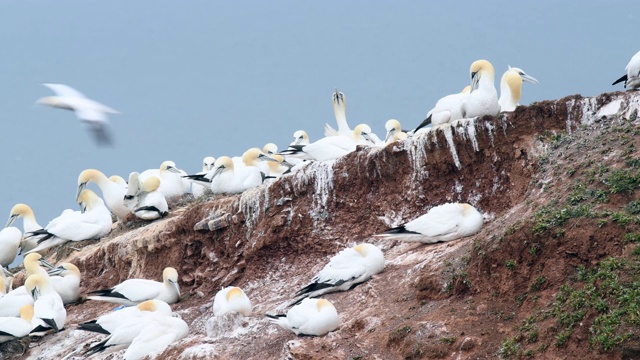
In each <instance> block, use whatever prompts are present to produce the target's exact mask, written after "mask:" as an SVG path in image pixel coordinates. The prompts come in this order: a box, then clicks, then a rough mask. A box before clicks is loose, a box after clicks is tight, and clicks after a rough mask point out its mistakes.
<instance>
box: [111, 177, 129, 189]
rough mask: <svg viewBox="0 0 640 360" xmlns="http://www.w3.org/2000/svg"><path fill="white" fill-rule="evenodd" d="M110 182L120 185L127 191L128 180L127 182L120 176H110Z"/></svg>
mask: <svg viewBox="0 0 640 360" xmlns="http://www.w3.org/2000/svg"><path fill="white" fill-rule="evenodd" d="M109 180H110V181H111V182H112V183H116V184H118V185H120V186H121V187H123V188H124V189H125V190H126V189H127V180H125V179H124V178H123V177H122V176H120V175H111V176H109Z"/></svg>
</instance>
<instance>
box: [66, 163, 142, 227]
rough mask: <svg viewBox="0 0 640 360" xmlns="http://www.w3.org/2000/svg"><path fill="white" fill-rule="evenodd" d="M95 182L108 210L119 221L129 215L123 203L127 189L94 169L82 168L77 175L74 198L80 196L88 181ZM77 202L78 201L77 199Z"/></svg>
mask: <svg viewBox="0 0 640 360" xmlns="http://www.w3.org/2000/svg"><path fill="white" fill-rule="evenodd" d="M91 182H92V183H95V184H96V185H98V187H99V188H100V191H101V192H102V196H103V197H104V202H105V203H106V204H107V207H108V208H109V210H111V211H112V212H113V213H114V214H115V215H116V217H117V218H118V220H119V221H122V220H124V219H125V218H126V217H127V215H129V213H130V212H129V209H127V207H126V206H125V205H124V202H123V198H124V194H125V193H126V192H127V189H126V188H124V187H123V186H122V185H120V184H118V183H117V182H113V181H111V180H109V178H108V177H107V176H106V175H105V174H103V173H102V172H100V171H99V170H96V169H87V170H83V171H82V172H81V173H80V175H78V190H77V193H76V194H77V195H76V200H78V197H79V196H80V193H81V192H82V190H84V189H85V188H86V187H87V184H89V183H91ZM78 202H79V201H78Z"/></svg>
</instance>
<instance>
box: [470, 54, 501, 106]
mask: <svg viewBox="0 0 640 360" xmlns="http://www.w3.org/2000/svg"><path fill="white" fill-rule="evenodd" d="M469 72H470V73H471V93H470V94H469V97H467V98H466V100H464V101H463V102H462V117H463V118H474V117H476V116H485V115H491V116H496V115H498V113H499V112H500V105H499V104H498V92H497V91H496V87H495V84H494V78H495V74H496V72H495V70H494V68H493V65H491V63H490V62H489V61H487V60H476V61H474V62H473V64H471V67H470V68H469Z"/></svg>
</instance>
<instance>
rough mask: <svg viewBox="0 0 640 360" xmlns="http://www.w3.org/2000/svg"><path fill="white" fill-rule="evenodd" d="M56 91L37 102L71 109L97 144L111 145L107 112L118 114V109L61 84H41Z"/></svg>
mask: <svg viewBox="0 0 640 360" xmlns="http://www.w3.org/2000/svg"><path fill="white" fill-rule="evenodd" d="M43 85H44V86H46V87H48V88H49V89H51V90H52V91H53V92H55V93H56V96H47V97H43V98H40V99H39V100H38V101H37V103H38V104H41V105H47V106H51V107H55V108H60V109H66V110H73V111H74V112H75V113H76V116H77V117H78V119H80V121H82V122H83V123H85V124H87V126H88V129H89V131H90V132H91V134H92V135H93V137H94V140H95V141H96V143H97V144H98V145H112V144H113V139H112V136H111V134H110V130H109V120H108V119H107V115H106V114H107V113H109V114H119V112H118V111H116V110H114V109H112V108H110V107H108V106H106V105H103V104H101V103H99V102H97V101H94V100H91V99H88V98H87V97H86V96H84V95H83V94H81V93H80V92H79V91H77V90H76V89H73V88H72V87H70V86H67V85H63V84H43Z"/></svg>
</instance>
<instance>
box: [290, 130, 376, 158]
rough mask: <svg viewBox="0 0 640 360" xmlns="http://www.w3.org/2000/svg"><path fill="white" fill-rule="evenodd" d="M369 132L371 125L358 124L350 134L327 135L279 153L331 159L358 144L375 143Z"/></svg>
mask: <svg viewBox="0 0 640 360" xmlns="http://www.w3.org/2000/svg"><path fill="white" fill-rule="evenodd" d="M370 134H371V127H369V125H366V124H360V125H358V126H356V128H355V129H354V130H353V131H352V132H351V136H344V135H338V136H327V137H324V138H322V139H320V140H318V141H316V142H314V143H311V144H309V145H293V146H289V149H287V150H285V151H283V152H281V153H280V154H279V155H284V156H300V155H302V156H305V157H307V158H309V159H311V160H317V161H326V160H333V159H337V158H339V157H342V156H344V155H346V154H348V153H350V152H352V151H354V150H355V149H356V147H357V146H358V145H369V146H372V145H375V142H374V140H373V139H372V138H371V135H370Z"/></svg>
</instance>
